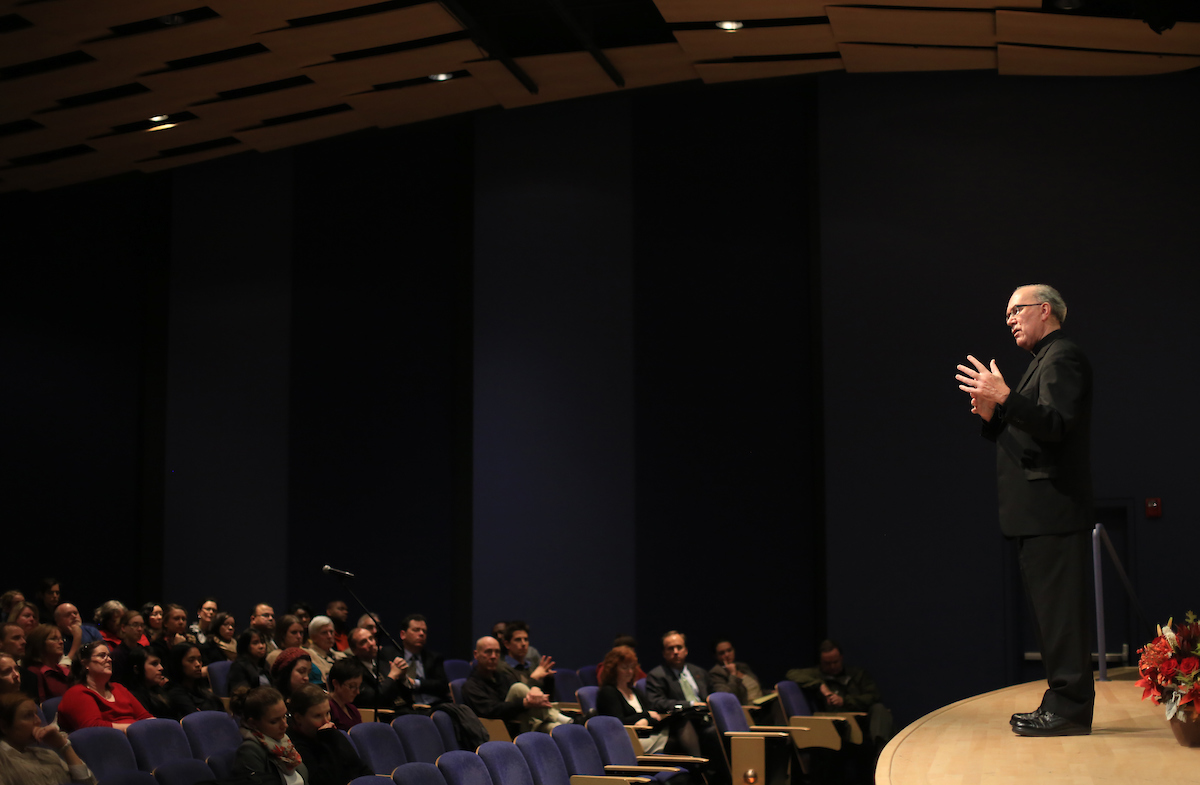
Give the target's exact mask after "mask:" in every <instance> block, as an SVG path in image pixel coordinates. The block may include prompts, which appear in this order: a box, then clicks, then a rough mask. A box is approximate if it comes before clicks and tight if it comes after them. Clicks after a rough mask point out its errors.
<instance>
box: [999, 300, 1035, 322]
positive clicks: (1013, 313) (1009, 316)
mask: <svg viewBox="0 0 1200 785" xmlns="http://www.w3.org/2000/svg"><path fill="white" fill-rule="evenodd" d="M1035 305H1041V303H1019V304H1017V305H1014V306H1013V307H1012V308H1011V309H1009V311H1008V313H1006V314H1004V323H1005V324H1008V323H1009V322H1010V321H1011V320H1013V319H1015V318H1016V317H1017V316H1018V315H1019V314H1020V313H1021V309H1023V308H1032V307H1033V306H1035Z"/></svg>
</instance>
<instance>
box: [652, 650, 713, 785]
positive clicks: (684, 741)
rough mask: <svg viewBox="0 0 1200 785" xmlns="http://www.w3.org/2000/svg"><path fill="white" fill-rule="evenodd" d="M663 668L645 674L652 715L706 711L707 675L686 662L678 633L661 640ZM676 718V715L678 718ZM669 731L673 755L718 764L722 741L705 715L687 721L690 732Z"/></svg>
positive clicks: (685, 655)
mask: <svg viewBox="0 0 1200 785" xmlns="http://www.w3.org/2000/svg"><path fill="white" fill-rule="evenodd" d="M662 646H663V664H662V665H659V666H657V667H656V668H654V670H652V671H650V673H648V674H646V698H647V701H648V702H649V704H650V705H649V707H648V708H649V709H650V710H651V711H657V712H661V713H663V714H667V713H669V712H679V711H682V710H685V709H687V708H688V707H689V706H697V707H701V706H702V707H707V703H706V702H705V701H706V699H707V698H708V693H710V692H711V691H712V689H711V688H710V686H709V682H708V671H706V670H704V669H703V668H701V667H700V666H698V665H692V664H691V663H690V662H688V661H687V656H688V649H687V638H686V637H685V636H684V634H683V633H682V632H679V631H678V630H671V631H669V632H667V633H665V634H664V635H663V637H662ZM677 716H678V715H677ZM683 722H684V723H685V725H684V726H683V727H682V728H676V729H675V730H673V731H672V744H673V745H675V746H677V748H676V749H672V750H671V751H672V752H683V753H685V754H688V755H703V756H704V757H706V758H709V759H712V760H720V759H721V756H722V755H723V753H722V750H721V737H720V734H718V733H717V729H716V727H715V726H714V725H713V723H712V719H711V718H710V717H709V715H708V714H707V713H702V714H695V715H693V716H692V717H691V719H690V724H691V729H692V730H694V731H695V733H694V734H693V733H690V732H687V731H688V729H687V725H686V723H687V722H688V720H686V719H685V720H683ZM713 773H714V774H716V775H717V776H718V781H719V782H724V776H723V774H722V773H721V772H719V771H718V772H713Z"/></svg>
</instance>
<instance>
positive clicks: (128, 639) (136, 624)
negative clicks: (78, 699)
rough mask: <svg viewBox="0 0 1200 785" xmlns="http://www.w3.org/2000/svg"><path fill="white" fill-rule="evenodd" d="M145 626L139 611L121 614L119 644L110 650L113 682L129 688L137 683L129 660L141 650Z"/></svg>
mask: <svg viewBox="0 0 1200 785" xmlns="http://www.w3.org/2000/svg"><path fill="white" fill-rule="evenodd" d="M145 626H146V625H145V623H144V622H143V621H142V612H141V611H137V610H132V609H130V610H127V611H125V613H123V614H121V623H120V625H119V626H118V629H119V630H120V633H119V634H120V638H121V643H120V644H119V645H117V646H115V647H113V650H112V658H113V681H115V682H117V683H118V684H124V685H125V686H126V687H131V685H133V684H136V683H137V681H136V679H134V678H133V676H132V674H131V673H130V670H129V667H130V666H129V658H130V655H132V654H133V652H135V651H139V650H141V648H142V644H141V641H142V640H143V639H144V638H145V637H146V636H144V635H143V634H142V630H143V629H144V628H145ZM147 708H149V707H147ZM155 716H158V715H155Z"/></svg>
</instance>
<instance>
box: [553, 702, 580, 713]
mask: <svg viewBox="0 0 1200 785" xmlns="http://www.w3.org/2000/svg"><path fill="white" fill-rule="evenodd" d="M550 705H551V706H552V707H553V708H556V709H558V710H559V711H571V712H575V713H576V714H580V713H582V712H583V709H581V708H579V704H578V703H576V702H575V701H552V702H551V703H550Z"/></svg>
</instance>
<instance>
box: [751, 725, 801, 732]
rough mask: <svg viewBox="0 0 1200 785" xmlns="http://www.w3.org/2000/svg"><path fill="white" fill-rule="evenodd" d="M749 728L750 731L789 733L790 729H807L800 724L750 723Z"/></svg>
mask: <svg viewBox="0 0 1200 785" xmlns="http://www.w3.org/2000/svg"><path fill="white" fill-rule="evenodd" d="M750 730H751V731H782V732H783V733H790V732H791V731H794V730H808V728H805V727H803V726H801V725H751V726H750Z"/></svg>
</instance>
